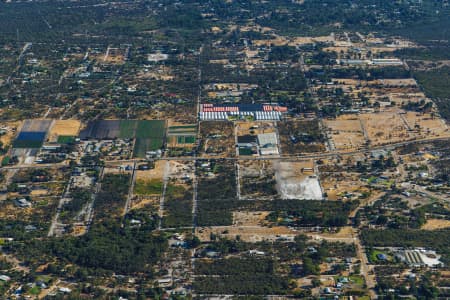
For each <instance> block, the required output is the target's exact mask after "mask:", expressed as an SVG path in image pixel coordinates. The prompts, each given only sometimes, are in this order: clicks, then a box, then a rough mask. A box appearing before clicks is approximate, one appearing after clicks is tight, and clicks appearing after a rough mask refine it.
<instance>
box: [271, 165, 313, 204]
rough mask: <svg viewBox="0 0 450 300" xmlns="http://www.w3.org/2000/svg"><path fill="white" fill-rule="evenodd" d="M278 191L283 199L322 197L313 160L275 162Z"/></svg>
mask: <svg viewBox="0 0 450 300" xmlns="http://www.w3.org/2000/svg"><path fill="white" fill-rule="evenodd" d="M274 168H275V178H276V182H277V189H278V193H279V194H280V195H281V198H283V199H308V200H320V199H322V190H321V187H320V184H319V180H318V178H317V176H315V175H314V163H313V161H312V160H305V161H301V162H276V163H274Z"/></svg>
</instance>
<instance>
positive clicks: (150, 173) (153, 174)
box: [136, 160, 166, 180]
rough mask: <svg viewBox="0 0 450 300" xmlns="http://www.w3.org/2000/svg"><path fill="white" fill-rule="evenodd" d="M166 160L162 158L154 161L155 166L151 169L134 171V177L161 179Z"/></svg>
mask: <svg viewBox="0 0 450 300" xmlns="http://www.w3.org/2000/svg"><path fill="white" fill-rule="evenodd" d="M165 165H166V162H165V161H162V160H157V161H155V168H154V169H151V170H145V171H141V170H138V171H136V179H143V180H151V179H160V180H162V178H163V176H164V168H165Z"/></svg>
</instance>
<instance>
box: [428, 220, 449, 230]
mask: <svg viewBox="0 0 450 300" xmlns="http://www.w3.org/2000/svg"><path fill="white" fill-rule="evenodd" d="M448 227H450V220H441V219H429V220H427V222H426V223H425V224H424V225H423V226H422V228H421V229H425V230H435V229H442V228H448Z"/></svg>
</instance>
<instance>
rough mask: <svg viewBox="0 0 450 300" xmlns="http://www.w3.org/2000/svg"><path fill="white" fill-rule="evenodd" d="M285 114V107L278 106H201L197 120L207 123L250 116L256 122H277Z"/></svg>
mask: <svg viewBox="0 0 450 300" xmlns="http://www.w3.org/2000/svg"><path fill="white" fill-rule="evenodd" d="M286 112H287V107H285V106H279V105H278V104H220V105H219V104H202V105H201V106H200V113H199V118H200V120H202V121H207V120H228V119H230V118H245V117H248V116H250V117H253V118H254V119H255V120H257V121H262V120H272V121H278V120H281V117H282V115H283V114H284V113H286Z"/></svg>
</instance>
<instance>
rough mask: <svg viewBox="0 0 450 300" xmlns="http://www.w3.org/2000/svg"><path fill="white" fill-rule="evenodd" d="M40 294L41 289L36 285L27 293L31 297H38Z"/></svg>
mask: <svg viewBox="0 0 450 300" xmlns="http://www.w3.org/2000/svg"><path fill="white" fill-rule="evenodd" d="M40 292H41V289H40V288H39V287H38V286H37V285H35V286H33V287H32V288H31V289H30V290H29V291H28V293H29V294H31V295H36V296H37V295H39V293H40Z"/></svg>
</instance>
